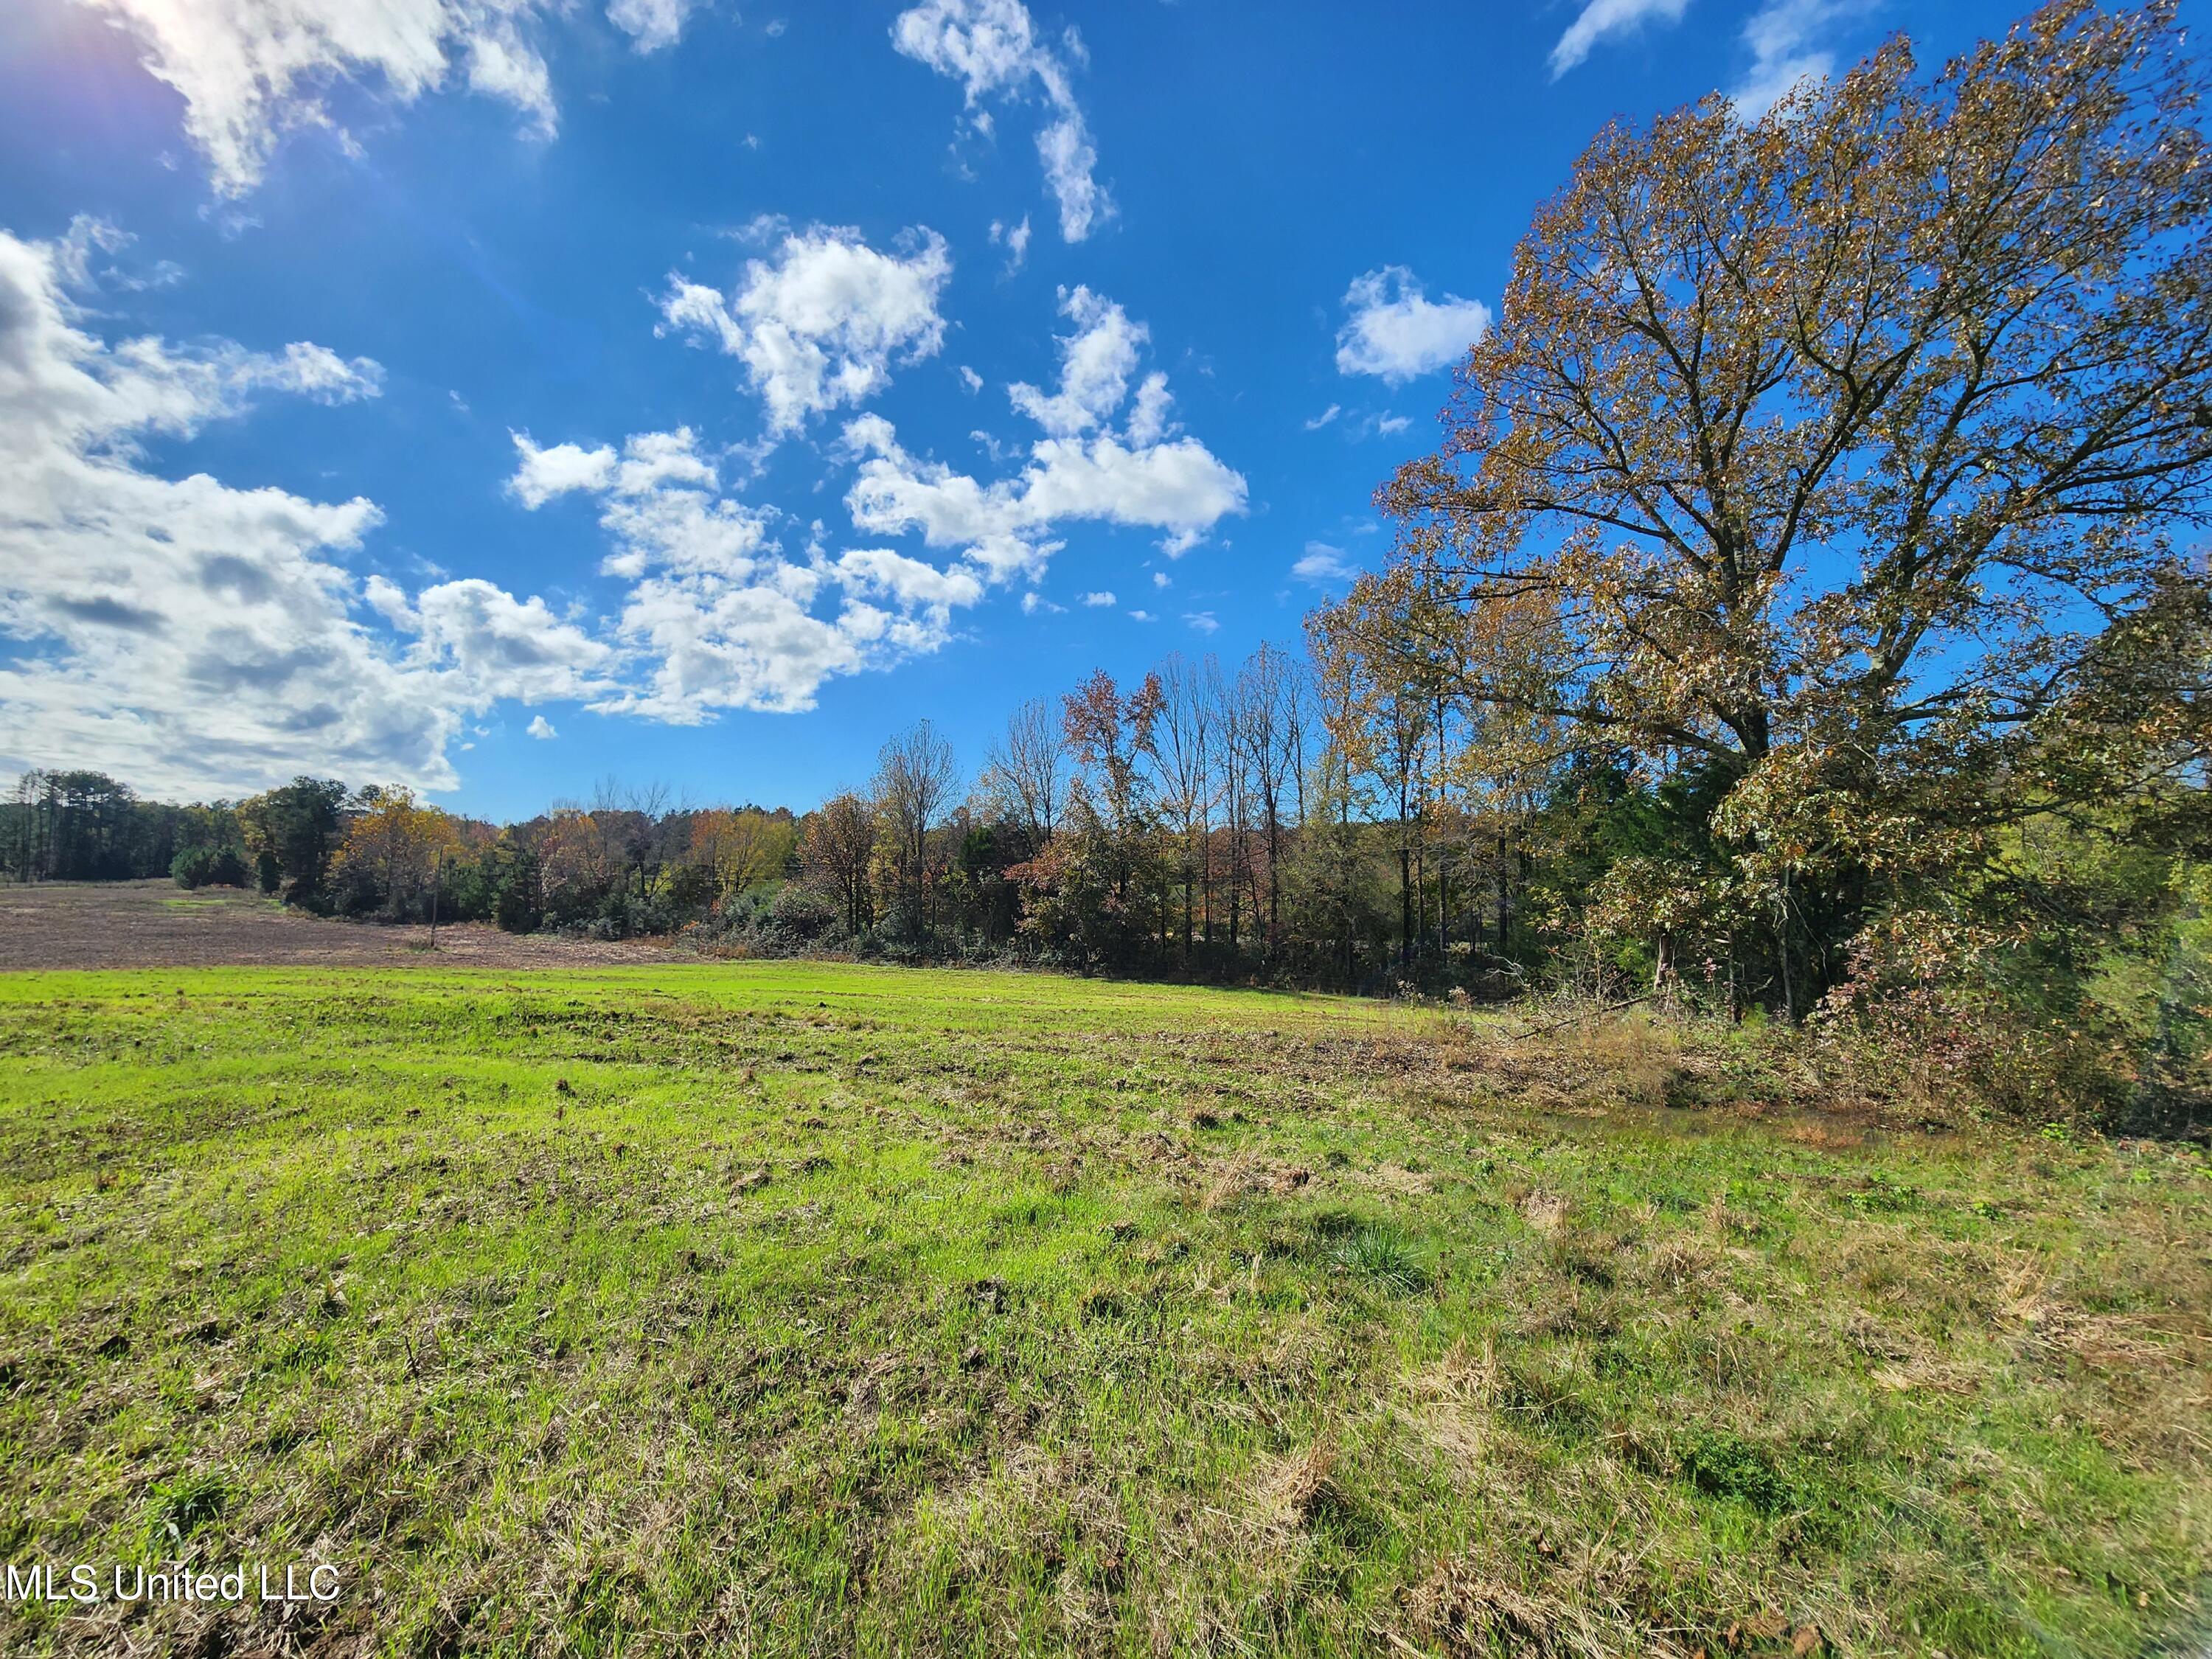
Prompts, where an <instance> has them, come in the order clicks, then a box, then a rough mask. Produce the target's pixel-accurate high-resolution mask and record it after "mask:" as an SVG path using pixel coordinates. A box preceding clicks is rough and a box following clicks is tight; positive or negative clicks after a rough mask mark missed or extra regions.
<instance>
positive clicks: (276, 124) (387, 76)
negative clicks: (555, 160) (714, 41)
mask: <svg viewBox="0 0 2212 1659" xmlns="http://www.w3.org/2000/svg"><path fill="white" fill-rule="evenodd" d="M78 3H79V4H81V5H85V6H88V7H90V8H91V9H94V10H97V11H99V12H101V13H103V14H105V15H106V16H107V17H109V18H110V19H111V20H112V21H114V22H115V23H116V24H117V25H118V27H122V28H124V29H125V30H127V31H128V32H129V33H131V35H132V36H133V37H134V38H136V39H137V40H138V41H139V42H140V43H141V44H142V45H143V46H144V47H145V50H146V58H145V63H146V67H147V69H148V70H149V71H150V72H151V73H152V74H154V75H155V76H157V77H158V78H159V79H161V80H162V81H165V82H167V83H168V84H169V85H170V86H172V87H174V88H176V89H177V91H178V92H179V94H182V95H183V97H184V100H185V133H186V135H187V136H188V137H190V138H191V141H192V143H193V144H194V145H195V146H197V148H198V149H199V150H200V152H201V154H202V155H204V156H205V157H206V158H207V162H208V168H209V172H210V175H211V177H212V179H213V182H214V185H215V187H216V191H217V192H218V193H220V194H222V195H225V196H238V195H242V194H243V193H244V192H246V191H248V190H251V189H252V187H253V186H254V185H256V184H257V183H258V182H259V180H260V178H261V174H262V172H263V170H264V168H265V167H266V166H267V164H268V161H269V156H270V152H271V151H272V150H273V149H275V147H276V140H277V137H278V136H279V135H280V134H281V133H283V131H286V130H288V129H290V128H296V127H302V126H319V127H327V126H330V125H332V123H331V116H330V113H329V111H328V109H327V108H326V107H325V104H324V102H323V94H324V93H325V90H326V89H327V88H328V87H329V86H330V84H331V82H334V81H337V80H341V79H343V80H350V81H355V82H362V83H363V84H366V85H369V86H372V87H373V88H375V89H378V90H380V91H381V92H382V93H383V94H384V95H385V96H386V97H388V98H389V99H390V100H392V101H393V102H395V103H399V104H410V103H413V102H414V101H415V100H416V99H418V98H420V97H422V94H425V93H426V92H432V91H435V90H437V89H439V88H441V87H443V86H445V85H446V84H447V80H448V79H449V77H450V76H452V74H453V71H454V70H455V69H456V68H457V67H458V68H459V70H460V71H461V74H462V76H463V78H464V79H465V81H466V82H467V84H468V86H469V88H470V89H471V91H473V92H477V93H480V94H483V95H485V96H487V97H491V98H496V99H499V100H502V101H504V102H506V103H507V104H510V105H512V106H513V107H514V108H515V109H516V110H517V111H518V112H520V113H521V114H522V115H523V116H524V117H525V118H526V120H525V126H526V131H530V132H531V133H532V134H534V135H537V136H539V137H551V136H552V134H553V131H554V129H555V126H556V114H555V111H554V107H553V98H552V91H551V85H550V76H549V75H548V74H547V72H546V68H545V60H544V58H543V57H541V56H540V55H539V53H538V50H537V48H536V47H535V46H532V44H531V43H530V41H529V40H528V39H527V31H528V30H529V28H530V27H532V25H533V24H534V23H535V21H536V20H537V18H538V14H539V12H540V11H541V10H543V9H546V8H545V5H544V0H379V3H377V4H374V5H364V4H362V3H360V0H78ZM663 3H666V0H663ZM340 137H341V140H342V142H349V140H346V138H345V135H343V133H341V135H340Z"/></svg>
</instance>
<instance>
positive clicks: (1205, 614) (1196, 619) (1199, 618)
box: [1182, 611, 1221, 634]
mask: <svg viewBox="0 0 2212 1659" xmlns="http://www.w3.org/2000/svg"><path fill="white" fill-rule="evenodd" d="M1182 619H1183V621H1184V622H1186V623H1188V624H1189V625H1190V626H1191V627H1192V628H1193V629H1195V630H1197V631H1198V632H1199V633H1200V634H1218V633H1219V632H1220V631H1221V624H1220V623H1219V622H1218V621H1216V620H1215V618H1214V615H1213V613H1212V611H1184V612H1183V613H1182Z"/></svg>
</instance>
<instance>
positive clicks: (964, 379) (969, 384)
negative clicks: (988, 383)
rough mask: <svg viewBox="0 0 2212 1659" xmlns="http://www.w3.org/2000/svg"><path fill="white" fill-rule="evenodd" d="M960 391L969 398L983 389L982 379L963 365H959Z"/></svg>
mask: <svg viewBox="0 0 2212 1659" xmlns="http://www.w3.org/2000/svg"><path fill="white" fill-rule="evenodd" d="M960 389H961V390H962V391H963V392H966V393H967V394H968V395H969V397H971V398H972V397H974V396H975V394H976V393H977V392H981V390H982V389H983V377H982V376H981V375H980V374H977V373H976V372H975V370H974V369H972V368H969V367H968V365H967V364H965V363H963V364H961V365H960Z"/></svg>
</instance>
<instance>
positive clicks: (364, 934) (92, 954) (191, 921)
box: [0, 881, 669, 969]
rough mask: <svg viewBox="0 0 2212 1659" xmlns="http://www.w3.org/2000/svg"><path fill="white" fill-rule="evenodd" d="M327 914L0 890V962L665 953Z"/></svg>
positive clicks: (225, 892) (633, 956)
mask: <svg viewBox="0 0 2212 1659" xmlns="http://www.w3.org/2000/svg"><path fill="white" fill-rule="evenodd" d="M429 942H430V930H429V929H428V927H382V926H380V925H378V924H376V923H374V922H362V921H332V920H330V919H329V918H326V917H323V916H312V915H307V914H306V913H304V912H302V911H299V910H288V909H286V908H284V907H283V905H281V904H278V903H277V902H276V901H275V900H273V899H268V898H264V897H262V896H260V895H259V894H258V893H248V892H241V891H240V890H237V889H235V888H228V887H204V888H202V889H200V890H198V891H197V892H189V893H188V892H186V891H185V890H183V889H182V888H180V887H179V886H178V885H177V884H175V883H174V882H169V881H125V882H96V883H94V882H82V883H81V882H50V883H44V884H38V885H34V886H28V887H16V886H0V969H27V968H223V967H255V966H263V967H279V968H282V967H298V968H313V967H379V968H391V967H404V966H407V965H408V964H410V963H419V964H423V965H436V966H438V967H444V968H585V967H592V966H595V965H599V964H604V963H653V962H665V961H667V960H669V953H668V951H667V950H666V948H665V946H663V945H659V944H653V943H641V942H637V941H634V940H633V941H625V942H623V943H618V944H617V943H605V942H600V941H597V940H590V939H559V938H554V937H550V936H548V935H544V934H535V933H528V934H526V933H501V932H500V931H499V929H497V928H496V927H490V926H488V925H487V924H485V923H483V922H462V923H459V924H457V925H448V926H446V927H440V928H439V929H438V946H437V949H436V951H435V952H434V951H431V950H430V948H429Z"/></svg>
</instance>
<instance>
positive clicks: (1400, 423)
mask: <svg viewBox="0 0 2212 1659" xmlns="http://www.w3.org/2000/svg"><path fill="white" fill-rule="evenodd" d="M1411 425H1413V416H1410V415H1382V416H1376V421H1375V430H1376V432H1377V433H1378V434H1379V435H1382V436H1383V437H1385V438H1388V437H1389V436H1391V435H1393V434H1395V433H1400V432H1403V431H1404V430H1405V429H1406V428H1407V427H1409V426H1411Z"/></svg>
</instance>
